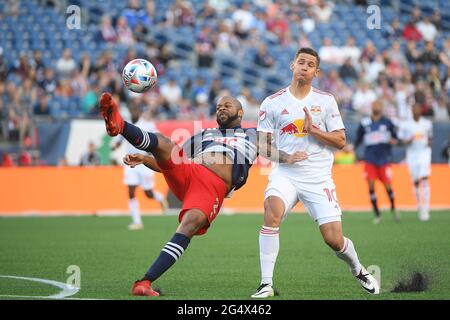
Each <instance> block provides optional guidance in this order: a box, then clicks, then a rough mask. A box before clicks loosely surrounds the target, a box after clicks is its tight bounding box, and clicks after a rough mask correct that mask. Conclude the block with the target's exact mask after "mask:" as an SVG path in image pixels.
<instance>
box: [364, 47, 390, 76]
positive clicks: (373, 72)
mask: <svg viewBox="0 0 450 320" xmlns="http://www.w3.org/2000/svg"><path fill="white" fill-rule="evenodd" d="M364 68H365V71H366V73H365V76H364V77H363V79H364V80H366V81H368V82H374V81H376V80H377V79H378V75H379V74H380V72H383V71H384V70H385V69H386V66H385V64H384V59H383V56H382V55H381V54H377V55H376V56H375V59H374V60H373V61H372V62H370V63H365V64H364Z"/></svg>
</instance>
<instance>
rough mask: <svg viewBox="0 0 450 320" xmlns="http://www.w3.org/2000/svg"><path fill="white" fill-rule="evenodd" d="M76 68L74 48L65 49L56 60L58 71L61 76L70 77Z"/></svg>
mask: <svg viewBox="0 0 450 320" xmlns="http://www.w3.org/2000/svg"><path fill="white" fill-rule="evenodd" d="M76 68H77V64H76V62H75V60H74V59H73V58H72V50H70V49H69V48H66V49H64V51H63V54H62V57H61V58H59V60H58V61H57V62H56V73H57V74H58V76H59V77H60V78H69V77H70V75H71V74H72V72H73V71H74V70H75V69H76Z"/></svg>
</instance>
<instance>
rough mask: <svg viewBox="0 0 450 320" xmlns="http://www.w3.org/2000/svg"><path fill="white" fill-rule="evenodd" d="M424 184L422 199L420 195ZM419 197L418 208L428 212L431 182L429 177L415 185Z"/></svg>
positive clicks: (420, 210) (417, 197)
mask: <svg viewBox="0 0 450 320" xmlns="http://www.w3.org/2000/svg"><path fill="white" fill-rule="evenodd" d="M421 185H422V200H423V201H421V199H420V198H421V197H420V186H421ZM414 191H415V194H416V199H417V209H418V211H419V212H422V210H423V211H424V212H428V211H429V210H430V183H429V182H428V179H425V180H422V181H421V182H420V183H419V184H418V185H415V186H414Z"/></svg>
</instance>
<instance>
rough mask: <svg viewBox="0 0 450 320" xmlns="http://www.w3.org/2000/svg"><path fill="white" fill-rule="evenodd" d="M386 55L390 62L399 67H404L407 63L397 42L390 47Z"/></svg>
mask: <svg viewBox="0 0 450 320" xmlns="http://www.w3.org/2000/svg"><path fill="white" fill-rule="evenodd" d="M387 55H388V57H389V59H390V61H392V62H395V63H397V64H399V65H405V64H406V63H407V60H406V57H405V55H404V53H403V51H402V48H401V47H400V42H399V41H394V42H393V43H392V47H391V48H390V49H389V50H388V51H387Z"/></svg>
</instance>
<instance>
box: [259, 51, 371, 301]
mask: <svg viewBox="0 0 450 320" xmlns="http://www.w3.org/2000/svg"><path fill="white" fill-rule="evenodd" d="M319 63H320V59H319V56H318V54H317V52H316V51H314V50H313V49H310V48H302V49H300V50H299V51H298V52H297V54H296V55H295V58H294V61H293V62H292V63H291V66H290V67H291V70H292V81H291V84H290V86H289V87H287V88H285V89H282V90H280V91H279V92H277V93H275V94H274V95H272V96H270V97H267V98H266V99H265V100H264V102H263V103H262V105H261V109H260V113H259V122H258V138H259V152H260V154H261V155H263V156H266V157H268V158H269V159H273V160H278V162H279V164H278V165H275V167H274V168H273V169H272V172H271V174H270V176H269V183H268V185H267V188H266V191H265V196H264V197H265V200H264V225H263V227H262V228H261V231H260V234H259V247H260V266H261V284H260V286H259V288H258V289H257V291H256V293H255V294H253V295H252V298H267V297H270V296H273V295H274V294H275V293H274V289H273V282H272V277H273V270H274V267H275V262H276V259H277V256H278V251H279V246H280V245H279V226H280V224H281V222H282V220H284V218H285V217H286V215H287V213H288V212H289V211H290V210H291V209H292V208H293V207H294V206H295V205H296V204H297V202H298V201H301V202H302V203H303V205H304V206H305V207H306V209H307V210H308V213H309V215H310V216H311V217H312V218H313V219H314V220H315V221H316V222H317V224H318V225H319V229H320V232H321V234H322V237H323V239H324V241H325V242H326V243H327V244H328V245H329V246H330V247H331V248H332V249H333V250H334V251H335V253H336V255H337V256H338V257H339V258H340V259H342V260H344V261H345V262H346V263H347V264H348V266H349V267H350V271H351V272H352V274H353V275H354V276H355V277H356V279H357V280H358V282H359V283H360V284H361V285H362V287H363V288H364V289H365V290H366V291H368V292H369V293H372V294H377V293H379V291H380V288H379V285H378V282H377V280H376V279H375V278H374V277H373V276H372V275H370V274H369V273H368V272H367V270H366V269H365V268H364V267H363V266H362V265H361V263H360V262H359V259H358V255H357V254H356V251H355V247H354V246H353V243H352V241H351V240H350V239H348V238H345V237H344V236H343V234H342V225H341V209H340V207H339V203H338V201H337V198H336V189H335V185H334V183H333V179H332V176H331V168H332V165H333V149H332V148H339V149H342V148H343V147H344V146H345V143H346V138H345V128H344V124H343V122H342V118H341V115H340V113H339V109H338V106H337V103H336V101H335V99H334V97H333V96H332V95H331V94H328V93H325V92H322V91H320V90H317V89H316V88H313V87H312V86H311V83H312V80H313V78H314V77H316V76H317V75H318V72H319ZM273 144H275V147H276V148H277V149H278V153H279V154H278V155H276V156H274V155H272V154H266V155H265V154H264V150H270V149H272V147H273ZM298 152H306V154H307V159H306V160H302V161H298V162H296V160H294V159H293V156H290V155H289V154H292V155H295V154H296V153H298Z"/></svg>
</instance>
